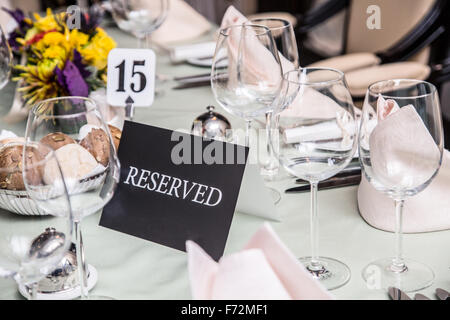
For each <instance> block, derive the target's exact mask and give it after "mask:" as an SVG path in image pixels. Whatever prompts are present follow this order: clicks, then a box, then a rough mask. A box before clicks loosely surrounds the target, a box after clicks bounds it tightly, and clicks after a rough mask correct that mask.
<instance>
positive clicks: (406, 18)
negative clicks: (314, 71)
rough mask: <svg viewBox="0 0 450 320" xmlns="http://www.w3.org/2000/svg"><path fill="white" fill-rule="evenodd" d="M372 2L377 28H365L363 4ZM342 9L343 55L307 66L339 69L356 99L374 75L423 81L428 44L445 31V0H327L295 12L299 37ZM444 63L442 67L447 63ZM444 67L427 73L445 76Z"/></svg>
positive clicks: (304, 36)
mask: <svg viewBox="0 0 450 320" xmlns="http://www.w3.org/2000/svg"><path fill="white" fill-rule="evenodd" d="M373 4H375V5H377V6H379V8H380V12H381V29H369V28H368V26H367V25H366V21H367V18H368V17H369V15H370V14H368V13H367V8H368V7H369V6H370V5H373ZM344 9H347V14H346V19H345V27H344V28H345V30H344V39H343V42H344V46H343V52H342V53H343V54H342V55H340V56H337V57H332V58H329V59H323V60H320V61H317V62H314V63H311V64H309V65H308V66H310V67H332V68H336V69H340V70H342V71H344V72H345V73H346V78H347V82H348V85H349V88H350V92H351V93H352V95H353V96H354V97H355V98H357V99H358V98H362V97H363V96H364V94H365V92H366V90H367V87H368V86H369V85H370V84H371V83H373V82H376V81H379V80H385V79H389V78H414V79H421V80H425V79H427V78H428V77H429V76H430V74H431V71H432V70H431V68H430V67H429V66H428V63H429V59H430V45H431V44H433V43H435V42H436V41H437V40H438V39H439V38H440V37H442V36H443V35H444V33H445V32H446V27H447V23H446V21H448V17H447V15H448V13H447V11H449V9H450V6H449V1H446V0H395V1H391V0H377V1H370V0H353V1H351V0H328V1H326V2H325V3H323V4H322V5H320V6H318V7H316V8H313V9H312V10H310V11H308V12H307V13H306V14H304V15H298V16H297V17H296V18H297V21H298V24H297V27H296V32H297V35H298V38H299V39H300V41H302V40H304V39H305V38H306V37H307V34H308V32H310V31H311V30H313V29H314V28H315V27H317V26H318V25H319V24H321V23H324V22H325V21H327V20H328V19H329V18H330V17H332V16H334V15H335V14H337V13H339V12H341V11H342V10H344ZM447 32H448V31H447ZM447 45H448V42H447ZM319 57H320V56H319ZM445 65H446V66H447V68H448V64H445V63H444V66H445ZM443 68H445V67H443ZM433 71H434V70H433ZM445 71H446V70H443V71H442V70H441V72H438V73H436V72H433V75H432V77H433V78H434V79H440V80H442V79H444V78H445V77H446V76H445V74H446V73H445ZM447 74H448V72H447Z"/></svg>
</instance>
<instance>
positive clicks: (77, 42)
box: [69, 29, 89, 51]
mask: <svg viewBox="0 0 450 320" xmlns="http://www.w3.org/2000/svg"><path fill="white" fill-rule="evenodd" d="M69 41H70V45H71V47H72V48H74V49H77V50H78V51H80V50H81V48H82V47H83V46H85V45H86V44H87V43H88V42H89V35H88V34H86V33H83V32H80V31H78V30H77V29H73V30H72V31H70V34H69Z"/></svg>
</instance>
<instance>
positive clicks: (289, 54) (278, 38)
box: [250, 18, 300, 72]
mask: <svg viewBox="0 0 450 320" xmlns="http://www.w3.org/2000/svg"><path fill="white" fill-rule="evenodd" d="M250 23H252V24H255V25H261V26H265V27H267V28H268V29H269V30H270V32H271V33H272V37H273V39H274V41H275V46H276V48H277V50H278V53H279V57H280V62H281V65H282V68H283V72H288V71H291V70H295V69H297V68H298V67H300V64H299V58H298V48H297V41H296V39H295V32H294V28H293V27H292V24H291V23H290V22H289V21H288V20H285V19H280V18H258V19H252V20H250Z"/></svg>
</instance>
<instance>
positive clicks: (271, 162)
mask: <svg viewBox="0 0 450 320" xmlns="http://www.w3.org/2000/svg"><path fill="white" fill-rule="evenodd" d="M272 117H273V112H266V141H267V155H268V158H269V165H268V168H267V169H268V170H271V169H274V167H275V163H274V152H273V149H272V144H271V143H270V130H271V129H272Z"/></svg>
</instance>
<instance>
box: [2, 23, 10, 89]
mask: <svg viewBox="0 0 450 320" xmlns="http://www.w3.org/2000/svg"><path fill="white" fill-rule="evenodd" d="M12 60H13V56H12V51H11V48H10V47H9V44H8V40H7V39H6V35H5V32H4V31H3V29H2V27H1V26H0V90H1V89H3V87H4V86H5V85H6V84H7V83H8V80H9V75H10V74H11V66H12Z"/></svg>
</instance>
